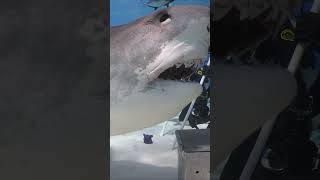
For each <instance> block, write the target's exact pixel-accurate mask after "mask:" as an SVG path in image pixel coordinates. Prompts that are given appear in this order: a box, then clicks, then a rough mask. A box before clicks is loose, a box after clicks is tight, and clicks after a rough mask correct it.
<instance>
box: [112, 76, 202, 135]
mask: <svg viewBox="0 0 320 180" xmlns="http://www.w3.org/2000/svg"><path fill="white" fill-rule="evenodd" d="M201 92H202V86H201V85H200V84H199V83H183V82H177V81H168V80H165V81H163V80H157V81H156V82H155V84H154V85H153V88H149V89H148V90H146V91H144V92H143V91H142V92H137V93H135V94H133V95H131V96H129V97H127V98H126V99H125V101H122V102H121V103H118V104H115V105H112V106H111V108H110V136H113V135H119V134H124V133H128V132H133V131H137V130H140V129H143V128H146V127H150V126H152V125H155V124H157V123H160V122H163V121H166V120H169V119H171V118H173V117H174V116H176V115H177V114H178V113H179V112H180V111H181V110H182V109H183V108H184V107H185V106H186V105H188V104H189V103H190V102H191V101H192V100H193V99H195V98H197V97H198V96H199V95H200V94H201Z"/></svg>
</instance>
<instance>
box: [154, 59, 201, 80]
mask: <svg viewBox="0 0 320 180" xmlns="http://www.w3.org/2000/svg"><path fill="white" fill-rule="evenodd" d="M200 63H201V59H195V60H192V61H190V62H187V63H177V64H175V65H173V66H171V67H170V68H168V69H166V70H165V71H163V72H162V73H161V74H160V75H159V76H158V77H157V78H156V79H162V80H178V81H182V82H190V81H192V80H191V79H190V77H191V76H192V75H193V74H194V73H195V72H196V70H197V69H198V68H199V65H200Z"/></svg>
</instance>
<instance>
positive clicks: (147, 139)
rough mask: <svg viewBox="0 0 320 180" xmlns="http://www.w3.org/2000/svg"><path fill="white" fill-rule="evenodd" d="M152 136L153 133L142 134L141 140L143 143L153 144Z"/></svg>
mask: <svg viewBox="0 0 320 180" xmlns="http://www.w3.org/2000/svg"><path fill="white" fill-rule="evenodd" d="M152 137H153V135H148V134H143V142H144V143H145V144H153V141H152Z"/></svg>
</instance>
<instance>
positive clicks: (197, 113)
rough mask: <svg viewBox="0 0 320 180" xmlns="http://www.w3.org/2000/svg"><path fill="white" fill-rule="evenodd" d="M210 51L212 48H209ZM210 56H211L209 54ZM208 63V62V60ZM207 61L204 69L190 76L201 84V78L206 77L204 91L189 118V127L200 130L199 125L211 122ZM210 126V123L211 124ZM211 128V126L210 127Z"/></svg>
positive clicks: (209, 82)
mask: <svg viewBox="0 0 320 180" xmlns="http://www.w3.org/2000/svg"><path fill="white" fill-rule="evenodd" d="M209 49H210V48H209ZM209 55H210V54H209ZM207 61H208V60H207ZM207 61H205V62H204V64H203V65H202V67H200V68H198V69H197V71H196V72H195V73H194V74H192V75H191V76H190V80H191V81H196V82H200V81H201V78H202V77H203V76H204V75H206V78H205V80H204V83H203V85H202V87H203V91H202V93H201V95H200V96H199V97H198V98H197V99H196V101H195V104H194V106H193V109H192V111H191V114H190V116H189V117H188V121H189V125H190V126H191V127H192V128H196V129H199V128H198V126H197V125H198V124H204V123H207V122H209V121H210V118H209V116H210V108H209V107H208V100H209V98H210V84H211V81H210V77H208V75H209V68H210V67H209V66H207V65H206V64H207ZM190 105H191V103H190V104H188V105H187V106H186V107H185V108H184V109H183V110H182V111H181V113H180V115H179V121H183V120H184V118H185V116H186V114H187V112H188V110H189V107H190ZM209 124H210V123H209ZM208 128H209V125H208Z"/></svg>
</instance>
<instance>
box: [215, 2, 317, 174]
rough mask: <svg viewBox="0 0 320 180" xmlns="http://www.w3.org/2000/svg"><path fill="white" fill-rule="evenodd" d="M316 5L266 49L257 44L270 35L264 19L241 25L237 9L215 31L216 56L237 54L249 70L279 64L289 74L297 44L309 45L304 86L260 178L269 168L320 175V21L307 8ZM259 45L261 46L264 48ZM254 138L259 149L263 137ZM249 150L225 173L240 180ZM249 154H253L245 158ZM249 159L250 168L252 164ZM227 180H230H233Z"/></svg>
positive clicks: (300, 79)
mask: <svg viewBox="0 0 320 180" xmlns="http://www.w3.org/2000/svg"><path fill="white" fill-rule="evenodd" d="M311 3H312V1H310V2H309V5H307V3H304V6H303V7H302V8H301V12H300V13H298V14H297V15H296V22H297V25H296V28H294V27H293V26H292V24H291V20H290V19H288V20H287V22H286V23H285V24H283V25H282V27H280V30H279V32H278V33H276V34H275V36H269V38H268V39H266V40H264V41H263V42H262V43H260V44H259V43H256V41H257V39H262V38H261V37H262V36H264V33H265V31H267V30H268V29H266V30H264V28H265V27H264V26H263V23H259V18H254V19H253V20H243V21H241V20H238V19H239V12H237V10H234V9H231V10H230V11H229V13H228V14H227V15H226V16H224V18H223V20H221V21H217V22H215V25H216V26H215V27H216V28H213V31H214V32H213V37H212V39H214V40H213V41H214V43H213V45H214V55H218V56H219V57H226V56H228V55H230V54H231V53H233V54H236V55H238V56H240V57H239V58H240V60H241V62H242V63H243V64H247V65H250V64H251V62H248V61H247V59H249V58H250V57H253V58H254V59H255V60H256V61H258V62H259V63H278V64H280V65H281V66H282V67H283V68H287V67H288V64H289V61H290V60H291V57H292V54H293V52H294V49H295V47H296V45H297V43H300V42H301V43H303V44H309V45H308V46H307V48H306V51H305V54H304V57H303V60H302V62H301V65H300V67H299V69H298V71H297V72H296V74H295V77H296V80H297V83H298V94H297V97H296V99H295V100H294V102H293V103H292V104H291V105H290V106H289V107H288V108H286V109H285V110H284V111H283V112H281V113H280V114H279V116H278V117H277V120H276V124H275V127H274V129H273V130H272V133H271V136H270V138H269V140H268V143H267V145H266V149H265V153H264V154H263V156H262V158H261V161H260V163H259V164H258V166H259V168H257V169H258V170H260V172H261V169H262V168H263V169H265V170H267V171H268V172H271V173H275V174H278V173H281V174H282V175H283V176H285V175H288V174H291V175H309V174H312V173H314V172H315V171H316V170H319V167H316V165H317V164H316V163H315V162H316V161H317V160H319V154H318V151H319V148H318V146H317V144H316V143H315V142H313V141H311V140H310V135H311V132H312V127H311V125H312V122H311V119H312V118H313V117H315V116H316V115H319V113H320V106H319V105H320V15H319V14H315V13H309V12H307V11H309V9H308V8H307V7H308V6H309V7H310V4H311ZM262 14H263V13H262ZM260 22H262V21H260ZM249 27H250V28H249ZM234 29H236V30H237V31H234ZM272 35H273V34H272ZM256 36H260V37H256ZM256 44H259V45H258V47H256ZM250 52H251V53H252V54H251V55H250ZM248 57H249V58H248ZM229 62H230V59H229V60H228V63H229ZM310 69H311V70H312V71H314V72H315V73H313V74H314V75H313V77H312V78H310V77H308V74H310ZM306 72H309V73H306ZM313 79H315V80H313ZM259 131H260V130H257V131H256V132H259ZM253 134H256V136H255V138H251V139H250V140H249V138H248V141H250V143H251V144H249V145H252V144H254V143H255V139H256V138H257V136H258V135H257V134H258V133H253ZM245 142H247V140H245ZM249 145H248V144H245V145H244V146H242V145H240V146H239V148H237V149H235V150H234V151H233V152H232V153H231V156H230V158H229V160H228V163H227V165H226V166H228V168H226V167H225V169H232V170H233V172H232V173H231V174H230V176H232V177H233V178H234V177H236V174H235V172H234V171H238V172H237V173H239V175H240V173H241V170H242V169H241V168H242V167H241V166H242V165H240V164H239V162H237V161H238V160H239V159H242V158H243V157H242V156H248V155H249V154H250V150H251V149H250V148H248V146H249ZM251 148H252V146H251ZM243 149H246V150H243ZM244 151H245V153H247V151H248V153H247V154H245V153H244ZM233 155H236V156H233ZM231 157H232V158H231ZM233 157H234V158H233ZM243 159H244V160H243V161H244V162H243V163H245V161H246V159H245V158H243ZM235 160H236V161H235ZM235 164H238V165H235ZM235 166H239V167H235ZM261 167H262V168H261ZM235 168H238V170H235ZM221 179H223V178H221ZM225 179H228V177H227V175H226V178H225ZM229 179H230V178H229Z"/></svg>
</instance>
